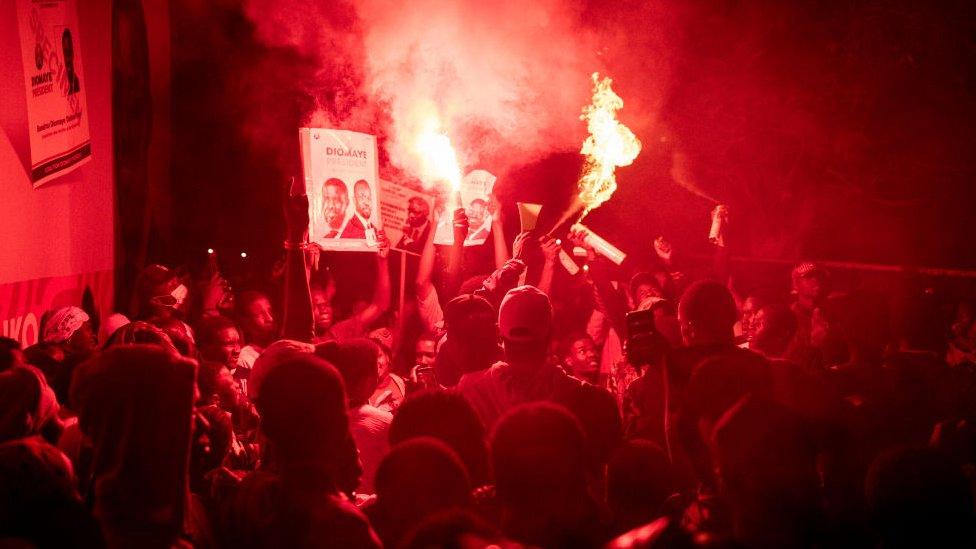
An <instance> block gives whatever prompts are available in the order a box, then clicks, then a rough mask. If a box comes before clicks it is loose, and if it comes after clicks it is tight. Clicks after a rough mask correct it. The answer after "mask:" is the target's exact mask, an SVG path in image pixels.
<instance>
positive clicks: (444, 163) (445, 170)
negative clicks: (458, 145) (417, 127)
mask: <svg viewBox="0 0 976 549" xmlns="http://www.w3.org/2000/svg"><path fill="white" fill-rule="evenodd" d="M414 150H415V151H416V153H417V156H418V157H419V158H420V172H421V173H420V174H419V175H420V179H421V180H422V181H423V182H424V183H425V184H426V185H428V186H433V185H434V184H435V183H437V182H440V181H447V182H448V183H449V184H450V185H451V191H452V192H454V193H457V192H459V191H460V190H461V166H460V164H459V163H458V158H457V153H456V152H455V151H454V147H453V146H452V145H451V139H450V138H449V137H447V135H445V134H444V133H442V132H441V130H440V123H439V122H438V121H437V119H436V118H435V117H430V118H428V119H427V120H426V121H425V123H424V129H423V130H422V131H421V132H420V133H419V134H418V135H417V139H416V141H415V142H414Z"/></svg>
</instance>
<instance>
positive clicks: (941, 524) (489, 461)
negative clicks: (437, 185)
mask: <svg viewBox="0 0 976 549" xmlns="http://www.w3.org/2000/svg"><path fill="white" fill-rule="evenodd" d="M491 207H492V208H493V209H494V208H497V203H495V204H492V205H491ZM286 210H287V213H288V215H287V221H288V224H287V226H288V234H287V235H286V241H285V246H284V248H285V249H284V251H283V259H282V261H281V262H279V264H277V265H275V267H274V268H271V267H269V268H268V269H267V271H268V273H267V275H266V276H263V277H257V278H252V279H251V280H250V282H249V283H248V284H247V286H248V287H243V288H235V289H234V290H231V288H229V285H228V283H227V281H226V280H224V278H223V277H222V276H221V274H220V273H219V272H217V271H216V270H212V269H211V270H201V271H199V272H186V271H184V270H181V269H175V268H168V267H165V266H162V265H152V266H149V267H146V268H145V269H144V270H143V271H142V273H141V274H140V275H139V278H138V280H137V281H136V284H135V292H134V295H133V299H132V304H131V308H130V309H129V310H127V311H123V312H119V313H116V314H112V315H107V316H102V317H97V316H96V315H95V313H94V311H85V310H83V309H81V308H80V307H64V308H59V309H56V310H51V311H49V312H48V313H47V314H45V315H44V318H43V320H42V327H41V341H40V342H39V343H38V344H36V345H32V346H30V347H28V348H25V349H21V347H20V345H19V344H18V343H17V342H16V341H13V340H8V339H3V340H0V545H2V546H4V547H7V546H10V547H150V548H151V547H175V546H194V547H203V548H208V547H228V548H231V547H233V548H238V547H342V548H346V547H348V548H356V547H380V546H384V547H408V548H428V547H453V548H480V547H604V546H606V547H660V548H692V547H721V548H724V547H728V548H739V547H742V548H774V547H776V548H779V547H783V548H785V547H885V548H895V547H973V546H976V537H974V502H973V494H974V492H973V487H974V486H976V484H974V482H976V424H974V421H976V370H974V368H976V354H974V353H976V351H974V349H976V305H974V303H976V302H974V301H972V300H971V299H969V300H967V299H965V298H966V296H954V297H953V299H951V300H948V299H946V296H945V295H944V294H941V293H939V292H937V291H934V290H933V288H930V287H928V286H927V285H926V284H914V283H906V284H905V285H904V287H905V289H904V290H903V291H899V292H897V293H882V292H879V291H877V290H876V289H873V288H867V287H851V288H844V287H838V285H836V284H834V281H833V280H832V278H831V275H830V273H828V272H827V271H826V270H825V269H824V268H822V267H821V266H819V265H817V264H814V263H803V264H800V265H797V266H796V267H795V268H794V269H793V270H792V273H790V274H786V275H784V276H791V277H792V279H791V280H790V281H789V282H786V281H785V280H784V286H787V285H788V286H789V287H791V289H792V293H789V294H786V295H776V292H775V291H770V290H768V289H766V288H762V287H757V288H751V289H749V290H748V291H746V292H743V291H741V289H739V288H738V287H737V285H736V283H735V279H736V276H735V275H736V273H735V272H734V271H733V270H732V269H729V268H728V262H727V261H723V254H724V250H723V246H717V247H716V248H715V251H716V262H715V266H714V267H713V268H710V269H709V270H708V271H707V272H705V271H703V272H697V273H693V272H690V269H685V270H683V266H682V265H681V264H680V262H678V261H676V258H675V257H674V256H673V254H672V250H671V248H670V246H669V245H668V244H667V242H665V241H664V240H662V239H659V240H657V241H656V242H655V243H654V244H653V251H654V253H653V259H652V260H651V261H647V262H643V263H641V264H628V263H625V264H624V265H623V267H617V266H615V265H613V264H611V263H609V262H607V261H605V260H603V259H601V258H600V257H598V256H597V255H596V254H594V252H593V250H592V249H589V248H588V247H587V246H586V243H585V241H583V239H581V238H580V235H576V234H570V235H569V236H568V237H567V239H566V242H561V241H557V240H555V239H552V238H549V237H540V236H538V235H536V234H533V233H523V234H520V235H518V236H517V237H516V238H515V239H514V242H513V243H512V249H511V253H509V250H508V248H507V246H505V242H504V240H499V238H498V237H502V238H503V237H504V235H503V234H502V235H500V234H497V232H496V235H495V237H496V238H495V239H494V240H492V241H489V243H488V244H486V245H489V246H490V245H494V246H496V247H497V246H501V247H502V248H504V249H499V248H495V249H493V250H488V251H487V252H485V253H480V252H479V251H478V250H470V249H469V250H465V249H463V248H462V246H460V245H458V246H435V245H434V244H433V231H429V233H430V235H429V236H428V237H427V241H426V242H425V243H424V247H423V248H422V250H421V253H420V255H419V257H408V256H404V255H396V256H395V257H398V258H399V261H409V262H411V263H410V265H409V266H399V265H392V263H393V261H391V260H390V259H388V256H389V250H390V243H389V242H388V241H387V240H386V239H385V237H384V236H383V235H382V234H380V235H379V251H378V252H377V253H376V254H349V253H346V254H328V253H324V252H321V250H319V249H317V248H316V247H315V246H314V244H309V243H307V242H306V241H305V239H306V237H307V235H306V230H305V228H306V227H307V225H308V217H307V211H308V207H307V199H305V198H304V197H292V198H290V199H289V201H288V204H287V208H286ZM442 215H447V216H451V219H450V222H452V223H453V225H454V230H455V242H458V243H460V242H462V241H463V236H464V235H465V234H466V233H467V229H468V227H467V225H468V220H467V218H466V216H465V214H464V211H463V210H457V211H455V212H450V211H447V212H445V211H444V208H442V207H439V208H436V209H435V211H433V212H431V216H432V218H431V220H430V221H431V223H432V226H436V225H437V223H438V221H439V217H440V216H442ZM493 230H494V231H503V230H504V229H503V226H502V225H501V224H500V223H499V224H496V225H495V226H494V227H493ZM718 242H720V243H721V240H718ZM499 243H500V244H499ZM570 244H572V245H575V246H578V247H580V248H582V249H583V251H584V252H585V253H586V254H587V260H588V263H587V268H586V269H583V270H581V272H580V273H579V274H576V275H573V276H570V275H569V274H567V273H566V272H564V271H562V267H560V266H559V260H558V252H559V250H560V249H562V248H563V247H567V248H568V247H570ZM391 259H392V258H391ZM485 262H487V263H488V265H487V266H485V265H484V263H485ZM350 265H352V267H350ZM399 268H404V269H406V272H409V273H410V277H409V280H408V283H407V284H406V285H405V286H404V287H403V288H402V289H397V288H391V284H390V280H391V276H390V274H391V272H393V274H394V276H396V274H397V272H398V269H399ZM343 269H345V272H346V275H348V274H349V272H352V273H353V274H352V276H351V277H350V276H345V278H344V275H343ZM255 280H257V282H255ZM350 280H352V281H354V284H350V283H349V281H350ZM235 286H236V285H235ZM401 291H402V292H403V295H402V296H401V295H399V292H401ZM395 293H396V295H397V297H398V298H401V299H392V297H391V296H393V295H394V294H395ZM969 297H972V296H969ZM398 301H400V302H402V303H403V305H402V306H398V305H397V302H398Z"/></svg>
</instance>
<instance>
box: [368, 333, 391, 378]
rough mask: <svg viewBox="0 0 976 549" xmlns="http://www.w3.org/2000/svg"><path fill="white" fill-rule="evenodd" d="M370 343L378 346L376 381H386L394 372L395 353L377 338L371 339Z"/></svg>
mask: <svg viewBox="0 0 976 549" xmlns="http://www.w3.org/2000/svg"><path fill="white" fill-rule="evenodd" d="M369 339H370V341H372V342H373V343H375V344H376V379H377V380H378V381H386V379H387V378H388V377H390V374H391V373H392V372H393V352H392V351H391V350H390V347H389V346H388V345H387V344H386V343H383V342H381V341H380V340H379V339H377V338H375V337H370V338H369Z"/></svg>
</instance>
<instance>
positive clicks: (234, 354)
mask: <svg viewBox="0 0 976 549" xmlns="http://www.w3.org/2000/svg"><path fill="white" fill-rule="evenodd" d="M200 355H201V356H203V358H205V359H207V360H212V361H214V362H220V363H221V364H225V365H227V367H228V368H235V367H236V366H237V359H238V358H239V357H240V356H241V334H240V333H239V332H238V331H237V328H223V329H221V330H220V331H219V332H217V339H216V341H214V342H213V344H212V345H206V346H201V347H200Z"/></svg>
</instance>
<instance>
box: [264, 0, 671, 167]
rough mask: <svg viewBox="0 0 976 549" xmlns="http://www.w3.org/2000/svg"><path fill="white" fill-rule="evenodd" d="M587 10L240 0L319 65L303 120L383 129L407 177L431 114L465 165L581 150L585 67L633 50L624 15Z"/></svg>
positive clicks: (557, 5)
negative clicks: (310, 109) (312, 104)
mask: <svg viewBox="0 0 976 549" xmlns="http://www.w3.org/2000/svg"><path fill="white" fill-rule="evenodd" d="M587 8H588V5H587V4H586V3H584V2H579V1H571V0H544V1H533V2H525V1H521V0H499V1H493V2H482V1H479V0H466V1H458V0H415V1H411V2H401V1H391V0H359V1H355V2H352V3H349V4H342V3H335V2H329V3H328V4H327V5H325V6H322V5H316V4H314V3H311V4H310V3H307V2H300V1H297V0H291V1H272V0H249V1H248V2H247V4H246V11H247V13H248V15H249V16H250V17H251V18H252V20H253V21H254V22H255V23H256V24H257V27H258V35H259V36H260V37H261V38H262V39H263V40H265V41H267V42H268V43H270V44H272V45H278V46H282V45H290V46H294V47H297V48H298V49H299V50H300V51H302V52H303V53H305V54H307V55H309V56H310V57H311V58H313V59H315V60H316V61H317V62H318V63H320V66H321V68H320V70H319V73H320V75H321V78H320V79H319V80H318V82H317V85H318V86H320V87H321V88H320V89H318V90H310V91H311V92H312V95H314V96H316V97H319V98H320V100H319V107H318V110H317V112H315V113H313V114H312V115H311V116H310V117H309V119H308V124H310V125H324V126H333V127H341V128H343V129H352V130H359V131H367V132H372V133H377V134H380V135H385V137H386V139H385V148H386V152H387V154H388V158H389V159H390V162H391V163H392V164H393V165H395V166H396V167H398V168H400V169H402V170H404V171H405V172H406V173H408V174H410V175H414V176H415V175H417V174H418V173H419V165H418V159H417V157H416V155H415V153H414V151H413V140H414V139H416V136H417V135H418V133H419V132H420V131H421V129H422V128H423V127H424V126H425V125H426V124H428V123H429V122H430V120H431V119H433V120H436V121H437V122H438V123H439V125H440V127H441V131H443V132H444V133H446V134H447V135H448V136H449V137H450V138H451V140H452V141H453V143H454V144H455V147H456V149H457V150H458V154H459V156H460V162H461V164H462V165H463V166H464V167H466V168H471V167H474V166H481V167H485V168H486V169H489V170H491V171H494V172H495V173H503V172H505V171H506V170H507V169H508V168H509V167H512V166H517V165H521V164H524V163H526V162H530V161H533V160H536V159H539V158H541V157H543V156H545V155H546V154H549V153H552V152H555V151H567V150H578V149H579V146H580V143H581V142H582V140H583V138H584V137H585V135H586V133H585V126H584V124H583V123H582V122H580V120H579V114H580V111H581V109H582V107H583V106H584V105H586V104H587V103H588V102H589V94H590V88H591V82H590V80H589V78H590V74H591V73H592V72H594V71H598V70H605V69H606V68H607V65H608V63H607V62H606V61H607V59H606V58H607V57H609V56H615V55H625V56H627V57H633V52H631V51H630V50H629V49H628V48H627V47H626V45H627V43H628V42H629V41H631V39H632V37H631V33H626V32H622V29H621V28H619V26H620V24H621V21H612V20H607V19H606V18H605V17H599V16H598V17H594V16H593V15H592V14H590V13H588V12H587ZM630 15H631V16H638V18H637V19H636V20H635V19H633V18H632V19H630V21H629V23H630V24H634V23H638V24H639V23H641V22H643V23H649V22H650V21H640V16H641V15H642V13H641V12H640V11H638V12H630ZM642 30H643V33H644V34H645V35H647V34H649V31H652V30H654V29H653V28H651V27H647V28H644V29H642ZM638 42H640V40H638ZM645 53H646V52H645ZM627 63H628V64H631V65H633V66H634V68H635V69H636V68H637V67H636V64H634V63H633V62H632V61H628V62H627ZM609 64H610V65H612V64H613V63H612V61H611V63H609ZM661 66H662V61H661V60H660V59H657V60H648V59H643V60H642V62H641V72H642V74H641V76H640V77H639V78H637V79H635V80H634V81H637V82H640V81H641V80H642V79H643V78H646V77H648V76H651V77H653V76H656V75H658V74H660V72H661V71H659V70H657V69H660V67H661ZM611 76H614V77H615V78H617V77H618V75H614V74H612V73H611ZM662 88H663V86H661V85H660V83H656V85H655V86H654V89H655V90H657V89H662ZM647 92H648V90H647V89H642V90H641V94H642V95H644V96H647V95H648V94H647ZM650 96H651V100H650V101H649V102H648V101H646V99H647V97H645V98H644V99H645V101H644V104H645V106H649V107H654V108H659V106H660V102H661V99H660V98H661V97H662V94H660V93H651V94H650ZM624 100H625V102H626V101H628V100H629V98H628V97H627V96H626V95H624ZM640 104H641V102H640V101H635V102H634V105H640ZM625 113H626V116H625V119H636V118H638V117H641V115H640V113H639V112H638V111H636V109H634V108H630V103H628V110H627V111H625ZM643 118H644V119H643V120H642V121H640V122H638V123H637V124H636V125H635V127H637V128H641V127H643V128H645V129H646V128H647V127H648V126H649V125H650V124H651V123H653V120H654V118H655V117H654V116H646V115H645V116H644V117H643Z"/></svg>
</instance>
